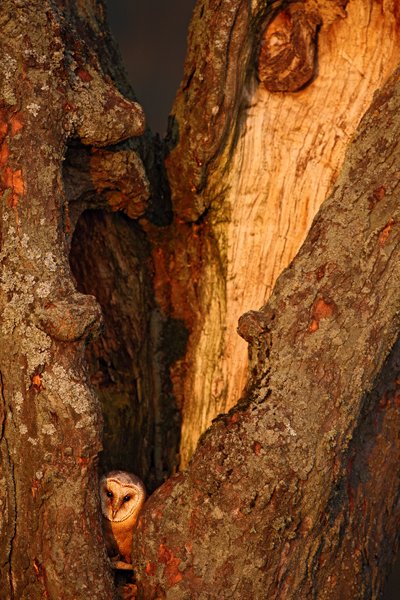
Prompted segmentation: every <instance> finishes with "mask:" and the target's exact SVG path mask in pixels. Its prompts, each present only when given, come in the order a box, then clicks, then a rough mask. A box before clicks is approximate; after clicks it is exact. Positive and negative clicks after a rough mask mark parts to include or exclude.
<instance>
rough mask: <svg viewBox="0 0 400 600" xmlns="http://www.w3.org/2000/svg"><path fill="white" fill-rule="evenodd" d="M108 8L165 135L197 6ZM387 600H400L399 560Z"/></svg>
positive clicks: (141, 1)
mask: <svg viewBox="0 0 400 600" xmlns="http://www.w3.org/2000/svg"><path fill="white" fill-rule="evenodd" d="M106 4H107V9H108V20H109V23H110V26H111V31H112V33H113V36H114V38H115V40H116V41H117V43H118V45H119V48H120V50H121V54H122V58H123V61H124V64H125V68H126V70H127V74H128V77H129V80H130V83H131V85H132V87H133V89H134V91H135V93H136V95H137V98H138V101H139V102H140V103H141V105H142V106H143V108H144V111H145V113H146V116H147V123H148V125H149V126H150V127H151V129H152V130H153V132H156V131H158V132H159V133H160V134H162V135H164V134H165V130H166V126H167V117H168V114H169V111H170V110H171V107H172V103H173V100H174V97H175V94H176V90H177V88H178V86H179V83H180V81H181V78H182V74H183V61H184V58H185V54H186V35H187V28H188V24H189V21H190V17H191V15H192V12H193V7H194V4H195V0H106ZM337 600H340V598H338V599H337ZM383 600H400V557H399V559H398V560H397V564H396V565H395V569H394V571H393V573H392V575H391V577H390V578H389V581H388V584H387V586H386V589H385V594H384V598H383Z"/></svg>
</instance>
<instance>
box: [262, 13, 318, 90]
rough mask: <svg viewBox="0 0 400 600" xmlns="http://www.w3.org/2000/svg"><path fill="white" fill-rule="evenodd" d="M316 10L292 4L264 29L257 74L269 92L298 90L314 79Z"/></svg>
mask: <svg viewBox="0 0 400 600" xmlns="http://www.w3.org/2000/svg"><path fill="white" fill-rule="evenodd" d="M320 22H321V20H320V17H319V15H318V13H317V12H316V11H311V12H306V11H305V9H304V5H299V4H293V5H291V6H289V7H288V8H287V9H285V10H282V11H281V12H280V13H279V14H278V15H277V16H276V17H275V19H273V21H272V22H271V23H270V24H269V25H268V26H267V28H266V29H265V31H264V33H263V36H262V40H261V49H260V53H259V57H258V77H259V80H260V82H261V83H262V85H263V86H264V87H265V88H266V89H267V90H268V91H270V92H296V91H298V90H299V89H300V88H302V87H304V86H305V85H306V84H307V83H309V82H310V81H311V80H312V79H313V78H314V73H315V68H316V46H317V29H318V25H319V24H320Z"/></svg>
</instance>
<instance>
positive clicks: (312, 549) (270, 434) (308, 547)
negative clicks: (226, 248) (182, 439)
mask: <svg viewBox="0 0 400 600" xmlns="http://www.w3.org/2000/svg"><path fill="white" fill-rule="evenodd" d="M399 75H400V72H399V70H397V71H396V72H395V73H394V76H393V77H392V78H391V80H390V81H389V83H388V84H386V85H385V87H384V88H383V89H382V91H381V92H380V93H379V94H378V95H377V96H376V97H375V98H374V101H373V103H372V105H371V107H370V109H369V111H368V113H367V115H366V116H365V117H364V119H363V121H362V123H361V125H360V127H359V130H358V132H357V135H356V138H355V140H354V142H353V143H352V145H351V146H350V148H349V150H348V153H347V156H346V160H345V163H344V166H343V169H342V171H341V174H340V176H339V177H338V180H337V183H336V187H335V189H334V191H333V193H332V195H331V196H330V198H329V199H328V200H327V201H326V202H325V203H324V204H323V206H322V208H321V209H320V211H319V213H318V216H317V218H316V219H315V221H314V223H313V225H312V227H311V230H310V232H309V234H308V236H307V239H306V241H305V243H304V244H303V246H302V248H301V250H300V252H299V254H298V255H297V257H296V259H295V260H294V261H293V263H292V264H291V266H290V267H289V268H288V269H287V270H286V271H285V272H284V273H283V274H282V275H281V277H280V278H279V279H278V282H277V284H276V286H275V289H274V292H273V294H272V296H271V298H270V300H269V302H268V304H267V305H266V306H265V307H264V308H263V309H262V310H261V311H260V314H259V315H257V313H254V312H252V313H250V314H249V315H247V316H246V315H245V316H243V318H242V320H241V324H240V331H241V332H242V334H243V335H244V336H245V337H246V338H247V339H249V340H250V341H251V345H250V353H251V378H250V380H249V386H248V389H247V392H246V395H245V397H244V399H243V401H242V403H241V404H239V406H238V407H236V409H234V410H232V411H231V412H230V413H228V414H227V415H224V416H221V417H219V418H218V419H217V420H216V422H215V423H214V425H213V426H212V427H211V428H210V429H209V430H208V432H207V433H206V434H205V435H204V436H203V438H202V439H201V442H200V444H199V446H198V449H197V451H196V453H195V454H194V456H193V459H192V461H191V463H190V466H189V467H188V469H187V471H185V472H183V473H181V474H179V475H178V476H177V477H175V478H173V479H171V480H170V481H169V482H167V483H166V484H165V485H164V486H162V487H161V488H160V489H159V490H157V491H156V493H155V494H153V496H152V497H151V498H150V500H149V501H148V503H147V506H146V507H145V510H144V513H143V514H142V516H141V517H140V519H139V526H138V532H137V538H136V544H135V546H134V548H135V550H134V560H135V562H136V565H137V574H138V577H139V590H140V594H141V596H140V597H141V598H146V599H150V598H160V597H167V598H169V597H171V598H177V599H178V598H204V597H208V596H210V597H214V598H215V597H218V598H241V599H246V598H248V599H249V600H250V599H253V598H265V597H268V598H287V599H289V598H314V597H318V598H321V599H325V598H326V599H328V598H329V599H331V598H343V599H345V600H346V599H349V600H350V599H351V600H354V599H361V598H363V599H367V598H377V597H378V596H379V593H380V591H381V589H382V582H383V580H384V575H385V573H386V572H387V569H388V564H389V563H390V560H391V558H392V557H391V553H392V548H393V546H394V544H395V542H396V540H397V530H398V526H399V517H400V514H399V511H398V507H397V498H398V493H399V482H398V477H397V473H396V467H395V464H396V463H397V461H398V459H399V456H400V445H399V439H398V436H397V434H396V433H395V432H396V431H397V430H398V427H399V424H400V407H399V402H398V398H399V348H398V344H396V340H397V338H398V332H399V327H400V316H399V310H398V307H399V305H400V291H399V290H400V288H399V284H400V260H399V259H400V231H399V223H400V208H399V201H398V200H399V184H398V174H399V172H400V151H399V144H398V140H399V136H400V119H399V114H400V112H399V108H400V85H399ZM392 348H393V351H392V354H391V355H390V358H389V359H388V360H386V359H387V357H388V355H389V354H390V351H391V350H392ZM385 361H386V362H385Z"/></svg>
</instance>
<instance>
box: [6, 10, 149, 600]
mask: <svg viewBox="0 0 400 600" xmlns="http://www.w3.org/2000/svg"><path fill="white" fill-rule="evenodd" d="M0 30H1V66H0V89H1V95H0V97H1V111H0V135H1V153H0V165H1V190H2V196H1V238H0V239H1V255H0V256H1V259H0V260H1V288H0V313H1V345H0V368H1V379H0V382H1V403H0V424H1V443H0V453H1V459H0V465H1V477H0V479H1V490H0V506H1V514H2V516H1V521H0V540H1V541H0V548H1V549H0V553H1V560H0V573H1V575H0V578H1V585H0V596H1V598H5V599H6V598H7V599H8V600H9V599H12V598H18V599H19V598H21V599H22V598H26V599H27V598H29V599H30V600H32V599H35V598H43V597H46V598H71V599H72V598H74V599H77V598H83V597H88V596H90V597H96V598H111V597H112V596H113V583H112V579H111V577H110V574H109V567H108V565H107V561H106V555H105V551H104V547H103V544H102V535H101V530H100V521H99V516H98V493H97V485H98V484H97V461H98V453H99V451H100V449H101V429H102V426H101V424H102V419H101V411H100V405H99V403H98V401H97V399H96V397H95V396H94V394H93V392H92V390H91V388H90V387H89V386H88V384H87V375H86V370H85V368H84V361H83V354H84V346H85V341H86V339H87V338H88V337H89V336H91V335H93V334H94V333H95V332H96V330H97V329H98V326H99V321H100V316H101V311H100V308H99V305H98V303H97V301H96V299H95V298H94V297H93V296H89V295H83V294H81V293H79V292H77V290H76V288H75V284H74V281H73V278H72V275H71V271H70V267H69V262H68V253H69V245H70V240H71V234H72V231H73V228H74V225H75V222H76V220H77V218H78V215H79V212H80V211H82V210H83V209H84V208H85V206H87V204H88V203H90V202H91V201H93V197H94V193H93V190H99V191H101V192H103V194H102V202H103V203H106V202H108V203H109V205H111V207H115V206H118V207H122V208H123V209H124V210H125V211H126V212H127V213H128V214H130V215H131V216H137V215H138V214H142V213H143V212H144V210H145V207H146V203H147V197H148V195H149V194H148V183H147V180H146V177H145V175H144V169H143V166H142V164H141V162H140V159H139V158H138V156H137V155H136V154H135V152H134V151H133V150H125V151H124V152H122V153H120V154H118V155H117V154H113V153H111V152H107V151H102V150H99V151H98V152H97V153H96V154H95V155H94V156H93V157H92V158H90V159H89V160H88V161H81V163H80V170H81V171H82V175H81V177H80V178H78V177H76V178H74V179H73V180H72V181H70V182H69V183H70V185H69V186H68V185H67V184H65V185H64V182H63V177H62V176H63V161H64V159H65V157H66V154H67V145H68V142H69V140H74V139H75V140H77V141H78V140H79V143H83V144H86V145H89V146H92V145H93V146H97V147H104V146H109V145H111V144H115V143H117V142H120V141H121V140H123V139H125V138H129V137H131V136H137V135H139V134H141V133H143V130H144V116H143V111H142V109H141V108H140V106H139V105H138V104H137V103H136V102H134V101H133V100H130V99H128V97H127V96H124V95H122V94H121V93H120V92H119V91H118V89H117V87H116V86H115V84H114V83H113V78H112V77H115V78H117V77H118V61H117V57H116V55H113V54H112V48H111V46H110V45H109V43H108V42H109V40H108V38H107V30H106V26H105V22H104V10H103V5H102V4H101V3H98V2H96V1H93V2H90V1H89V2H77V3H75V2H64V1H60V2H50V1H49V2H47V1H44V2H43V1H42V0H40V1H35V0H34V1H31V0H27V1H24V0H16V1H4V2H2V3H1V7H0ZM76 143H77V142H76ZM87 163H89V164H87ZM76 173H77V171H76ZM76 173H75V174H76ZM88 180H89V181H90V183H91V191H92V193H90V189H89V188H90V186H89V188H88V184H87V182H88ZM79 185H80V186H81V191H82V192H83V191H85V192H86V193H84V194H83V196H82V197H81V196H79V195H78V196H79V199H80V200H81V202H76V203H75V204H72V205H70V204H69V202H68V199H70V200H71V199H72V200H73V199H75V200H77V199H78V196H77V197H76V198H74V197H72V198H69V196H74V194H73V192H74V190H75V189H77V187H79ZM85 186H86V187H85ZM94 205H96V204H94Z"/></svg>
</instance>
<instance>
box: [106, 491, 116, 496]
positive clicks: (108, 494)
mask: <svg viewBox="0 0 400 600" xmlns="http://www.w3.org/2000/svg"><path fill="white" fill-rule="evenodd" d="M106 496H108V497H109V498H112V497H113V496H114V494H113V493H112V492H111V491H110V490H107V491H106Z"/></svg>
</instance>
